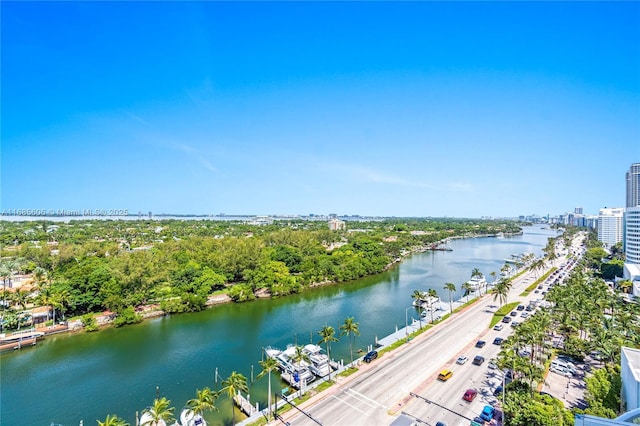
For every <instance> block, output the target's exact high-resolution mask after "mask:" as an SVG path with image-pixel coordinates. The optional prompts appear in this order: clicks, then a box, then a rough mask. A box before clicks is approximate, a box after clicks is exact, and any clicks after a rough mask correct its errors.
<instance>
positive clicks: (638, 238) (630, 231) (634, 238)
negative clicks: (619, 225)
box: [624, 206, 640, 265]
mask: <svg viewBox="0 0 640 426" xmlns="http://www.w3.org/2000/svg"><path fill="white" fill-rule="evenodd" d="M624 231H625V232H624V254H625V258H626V261H627V262H628V263H635V264H639V265H640V206H637V207H629V208H627V211H626V212H625V230H624Z"/></svg>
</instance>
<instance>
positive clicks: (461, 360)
mask: <svg viewBox="0 0 640 426" xmlns="http://www.w3.org/2000/svg"><path fill="white" fill-rule="evenodd" d="M468 359H469V358H467V357H466V356H464V355H463V356H459V357H458V359H456V364H460V365H462V364H464V363H465V362H467V360H468Z"/></svg>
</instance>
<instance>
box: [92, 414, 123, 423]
mask: <svg viewBox="0 0 640 426" xmlns="http://www.w3.org/2000/svg"><path fill="white" fill-rule="evenodd" d="M96 421H97V422H98V426H129V423H127V422H125V421H124V420H122V419H121V418H120V417H118V416H116V415H115V414H107V417H106V418H105V419H104V422H101V421H100V420H96Z"/></svg>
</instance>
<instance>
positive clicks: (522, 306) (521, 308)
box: [516, 305, 524, 311]
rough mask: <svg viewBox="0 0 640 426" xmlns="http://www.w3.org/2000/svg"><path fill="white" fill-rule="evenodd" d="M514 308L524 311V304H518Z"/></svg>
mask: <svg viewBox="0 0 640 426" xmlns="http://www.w3.org/2000/svg"><path fill="white" fill-rule="evenodd" d="M516 309H517V310H519V311H524V305H518V307H517V308H516Z"/></svg>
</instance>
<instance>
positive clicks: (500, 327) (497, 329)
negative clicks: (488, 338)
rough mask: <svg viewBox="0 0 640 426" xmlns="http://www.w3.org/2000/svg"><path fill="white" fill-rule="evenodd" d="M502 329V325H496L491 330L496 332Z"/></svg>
mask: <svg viewBox="0 0 640 426" xmlns="http://www.w3.org/2000/svg"><path fill="white" fill-rule="evenodd" d="M502 327H503V325H502V324H496V325H494V326H493V329H494V330H496V331H500V330H502Z"/></svg>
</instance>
